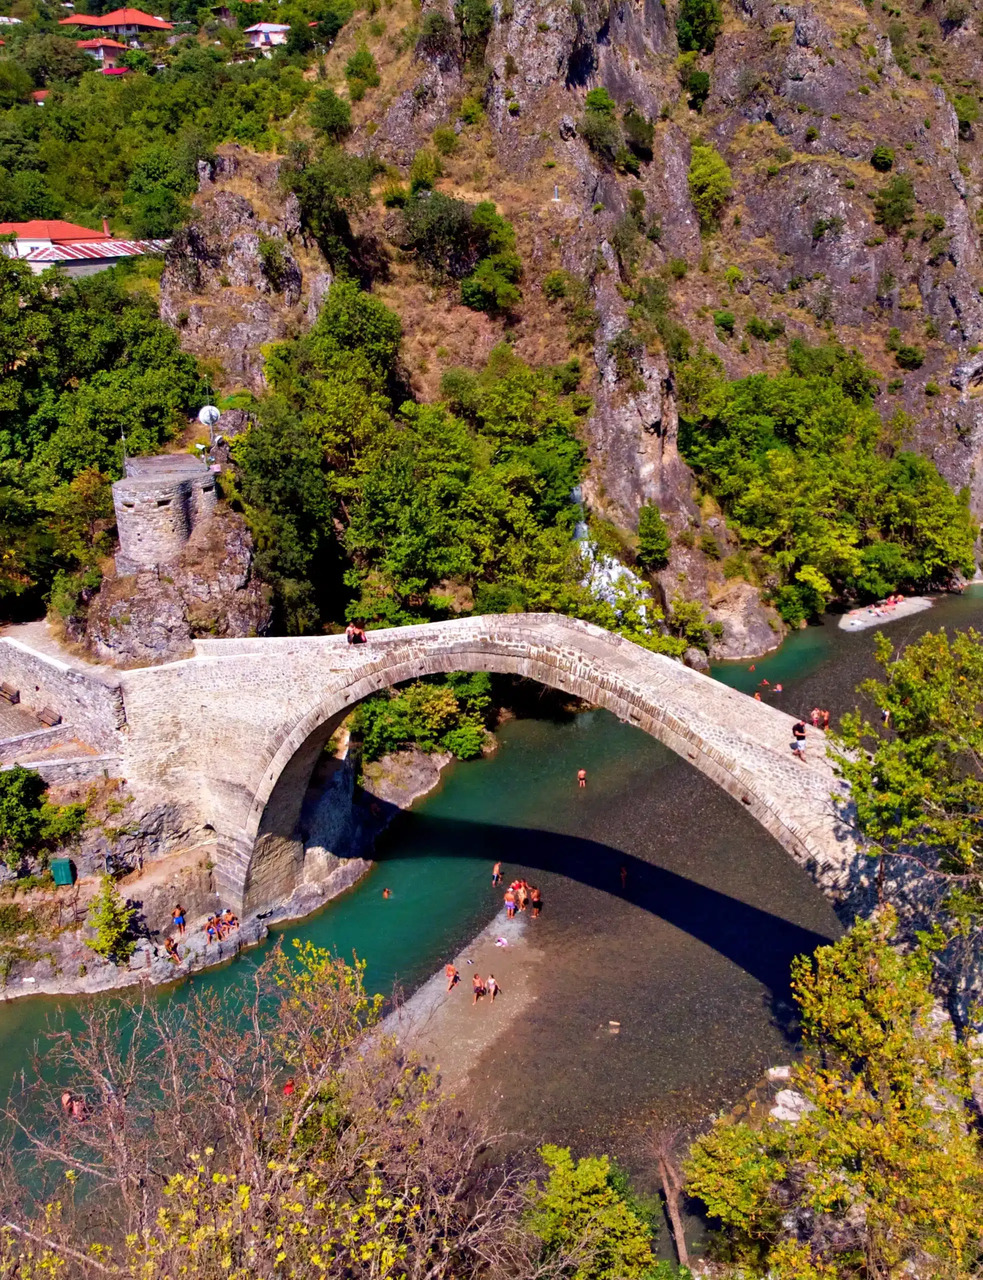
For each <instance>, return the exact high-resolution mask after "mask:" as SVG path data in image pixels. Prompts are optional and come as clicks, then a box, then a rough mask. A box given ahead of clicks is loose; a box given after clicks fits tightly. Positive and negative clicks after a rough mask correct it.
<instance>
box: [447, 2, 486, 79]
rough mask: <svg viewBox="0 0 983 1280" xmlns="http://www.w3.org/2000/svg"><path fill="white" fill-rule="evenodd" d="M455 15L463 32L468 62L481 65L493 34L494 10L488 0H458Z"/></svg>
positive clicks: (463, 48) (463, 42) (462, 40)
mask: <svg viewBox="0 0 983 1280" xmlns="http://www.w3.org/2000/svg"><path fill="white" fill-rule="evenodd" d="M454 17H455V18H456V19H457V25H458V28H459V30H460V32H461V48H462V50H463V52H464V56H465V58H466V59H467V60H468V62H471V63H473V64H475V65H476V66H477V65H479V64H480V63H481V61H482V59H483V58H484V56H485V46H486V45H487V43H488V37H489V36H490V35H491V29H492V22H493V21H494V12H493V10H492V7H491V5H490V4H489V3H488V0H457V3H456V4H455V5H454Z"/></svg>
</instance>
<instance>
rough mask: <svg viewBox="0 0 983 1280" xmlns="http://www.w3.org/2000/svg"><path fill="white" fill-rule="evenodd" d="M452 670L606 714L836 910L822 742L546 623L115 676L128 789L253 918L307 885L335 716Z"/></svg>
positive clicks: (695, 679) (839, 879) (649, 659)
mask: <svg viewBox="0 0 983 1280" xmlns="http://www.w3.org/2000/svg"><path fill="white" fill-rule="evenodd" d="M0 666H2V655H0ZM457 670H463V671H491V672H503V673H508V674H514V675H521V676H526V677H528V678H530V679H533V680H537V681H539V682H541V683H543V684H546V685H550V686H553V687H555V688H558V689H561V690H563V691H564V692H566V693H569V694H573V695H576V696H578V697H581V698H584V699H585V700H587V701H588V702H591V703H594V704H597V705H600V706H604V707H606V708H608V709H609V710H610V711H612V712H613V713H614V714H615V715H616V716H618V717H619V718H620V719H621V720H624V721H626V722H628V723H630V724H634V725H637V726H638V727H639V728H641V729H643V730H644V731H645V732H647V733H650V734H651V735H652V736H653V737H656V738H658V739H659V740H661V741H662V742H664V743H665V744H666V745H667V746H668V747H670V748H671V749H672V750H673V751H676V752H677V753H678V754H679V755H681V756H682V757H683V758H684V759H686V760H688V761H690V762H691V763H692V764H693V765H694V766H695V767H696V768H698V769H700V770H702V772H704V773H705V774H707V776H709V777H710V778H712V779H713V780H714V781H715V782H717V783H718V784H719V785H720V786H722V787H723V788H724V789H725V790H726V791H727V792H729V794H730V795H732V796H734V798H735V799H736V800H737V801H738V802H739V803H741V804H743V805H744V806H745V807H746V808H747V809H748V810H749V812H751V813H752V815H753V816H754V817H755V818H757V820H758V821H759V822H760V823H761V825H762V826H763V827H764V828H765V829H766V830H768V831H769V832H770V833H771V834H772V835H773V836H774V837H775V838H776V839H777V840H778V841H779V843H780V844H782V845H783V847H784V848H785V849H787V850H788V852H789V853H790V854H791V855H792V856H793V857H794V858H795V859H796V860H797V861H798V862H800V863H801V864H802V865H803V866H805V867H806V868H807V869H808V870H809V872H810V873H811V874H812V876H813V878H814V879H815V880H816V882H817V884H819V886H820V887H821V888H822V889H823V890H824V891H825V892H827V893H828V894H829V895H830V896H831V897H833V898H834V899H836V900H838V901H839V900H842V899H843V898H844V897H845V896H846V895H847V893H848V892H849V891H851V890H852V889H854V888H855V887H856V884H857V879H858V869H859V868H860V867H861V866H862V863H863V858H862V856H861V855H860V854H858V851H857V849H856V847H855V845H854V842H853V840H852V838H851V836H850V833H849V831H848V830H847V828H846V826H845V824H844V823H843V822H842V820H841V818H840V816H839V813H838V805H837V803H834V800H833V798H832V797H833V795H834V794H839V788H840V784H839V783H837V781H836V779H835V778H834V776H833V772H832V769H831V767H830V765H829V763H828V761H827V760H826V758H825V743H824V739H823V735H822V734H820V733H818V732H815V731H813V730H811V729H810V731H809V739H808V747H807V759H806V761H805V763H802V762H800V761H798V760H796V759H795V758H794V757H793V755H792V752H791V751H790V749H789V744H790V742H791V727H792V724H793V720H792V718H791V717H790V716H788V715H786V714H785V713H784V712H782V711H779V710H778V709H777V708H775V707H773V706H770V705H768V704H767V703H764V702H758V701H755V700H754V699H753V698H750V697H748V696H747V695H746V694H743V693H739V692H738V691H736V690H734V689H730V688H728V687H727V686H726V685H722V684H720V683H718V682H717V681H715V680H713V679H711V678H710V677H708V676H704V675H701V674H700V673H698V672H695V671H691V670H690V669H689V668H687V667H684V666H682V665H681V664H680V663H678V662H674V661H673V660H671V659H669V658H666V657H664V656H663V655H661V654H654V653H650V652H649V651H647V650H644V649H641V648H639V647H638V646H637V645H635V644H632V643H631V642H630V641H628V640H625V639H624V638H622V637H620V636H616V635H612V634H610V633H608V632H606V631H603V630H601V629H599V628H597V627H593V626H590V625H589V624H587V623H583V622H579V621H575V620H571V619H568V618H564V617H562V616H559V615H555V614H515V615H503V616H497V617H479V618H459V619H454V620H452V621H449V622H442V623H433V624H429V625H426V626H414V627H402V628H398V629H393V630H388V631H373V632H370V633H369V642H368V643H367V644H366V645H358V646H349V645H348V644H347V643H346V642H345V640H344V637H303V638H263V639H247V640H201V641H198V642H197V643H196V645H195V654H194V656H193V657H191V658H188V659H185V660H183V661H180V662H174V663H169V664H167V665H165V666H161V667H151V668H142V669H138V670H133V671H125V672H119V673H118V680H119V695H120V698H121V701H122V706H123V709H124V721H125V723H124V725H123V727H122V729H121V730H118V738H119V740H120V742H121V745H122V750H123V754H124V761H125V770H126V776H127V778H128V780H129V781H130V783H131V785H132V786H133V787H134V788H135V789H141V790H143V791H144V792H145V793H148V792H149V793H151V794H152V795H154V798H157V799H164V798H166V799H167V800H168V801H169V802H171V803H173V802H174V801H175V800H179V801H180V802H182V803H183V805H184V806H185V807H186V808H187V809H188V810H189V812H190V813H191V814H192V815H193V816H195V817H197V820H198V821H199V822H200V823H201V824H202V825H203V826H205V827H208V828H211V829H212V830H214V832H215V834H216V836H217V839H218V848H219V854H218V858H217V874H218V876H219V878H220V880H221V882H222V886H223V889H224V890H225V892H226V894H227V895H228V896H229V897H230V898H233V899H234V900H235V901H236V902H238V903H239V905H240V906H243V907H247V908H248V907H255V906H258V905H265V904H266V903H269V902H272V901H277V900H280V899H281V898H284V897H286V896H289V894H290V893H291V892H292V891H293V890H294V889H295V888H296V887H297V886H298V885H299V884H300V883H302V882H303V878H304V853H303V845H302V842H301V840H300V837H299V835H298V831H297V826H298V819H299V814H300V806H301V802H302V800H303V795H304V792H305V790H306V787H307V783H308V780H309V778H310V775H311V771H312V769H313V767H314V765H315V763H316V761H317V757H318V755H319V754H320V752H321V750H322V748H323V746H324V745H325V743H326V742H327V741H328V739H329V737H330V736H331V733H332V732H333V731H334V729H335V728H336V727H337V726H338V724H340V722H341V721H342V720H343V719H344V717H345V715H347V714H348V712H349V711H350V710H351V709H352V707H353V706H354V705H355V704H356V703H357V702H359V701H360V700H361V699H362V698H364V697H366V696H368V695H369V694H371V693H374V692H376V691H378V690H380V689H384V688H387V687H389V686H391V685H394V684H398V683H401V682H403V681H406V680H411V679H416V678H418V677H420V676H424V675H428V674H436V673H438V672H448V671H457ZM0 674H2V672H0Z"/></svg>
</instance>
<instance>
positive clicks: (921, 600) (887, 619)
mask: <svg viewBox="0 0 983 1280" xmlns="http://www.w3.org/2000/svg"><path fill="white" fill-rule="evenodd" d="M931 607H932V602H931V600H929V599H927V598H926V597H925V596H912V597H911V598H910V599H908V600H902V601H901V603H900V604H895V605H879V604H872V605H869V606H868V607H867V608H866V609H853V610H852V611H851V612H850V613H845V614H844V615H843V617H842V618H841V619H840V630H841V631H866V630H868V628H870V627H885V626H887V625H888V623H891V622H897V620H898V619H899V618H910V617H911V615H912V614H914V613H924V612H925V610H926V609H931Z"/></svg>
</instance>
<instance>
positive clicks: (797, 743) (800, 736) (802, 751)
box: [792, 720, 806, 760]
mask: <svg viewBox="0 0 983 1280" xmlns="http://www.w3.org/2000/svg"><path fill="white" fill-rule="evenodd" d="M792 754H793V755H794V756H797V757H798V758H799V759H800V760H805V758H806V727H805V725H804V724H803V723H802V721H801V720H796V722H795V724H793V725H792Z"/></svg>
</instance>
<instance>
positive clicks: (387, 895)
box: [382, 889, 393, 898]
mask: <svg viewBox="0 0 983 1280" xmlns="http://www.w3.org/2000/svg"><path fill="white" fill-rule="evenodd" d="M382 896H383V897H384V898H391V897H392V896H393V891H392V889H383V891H382Z"/></svg>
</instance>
